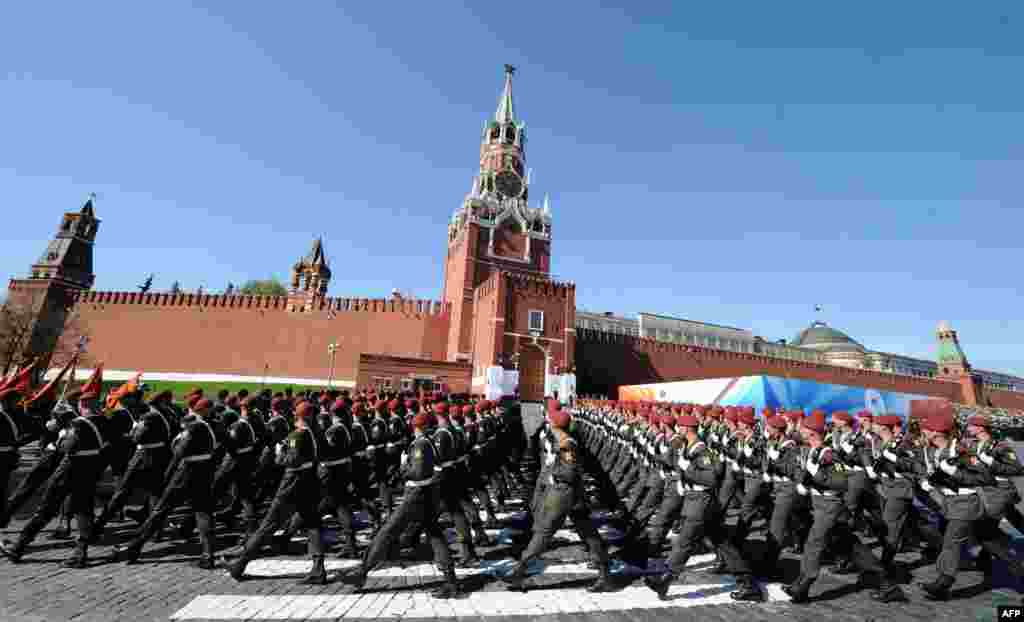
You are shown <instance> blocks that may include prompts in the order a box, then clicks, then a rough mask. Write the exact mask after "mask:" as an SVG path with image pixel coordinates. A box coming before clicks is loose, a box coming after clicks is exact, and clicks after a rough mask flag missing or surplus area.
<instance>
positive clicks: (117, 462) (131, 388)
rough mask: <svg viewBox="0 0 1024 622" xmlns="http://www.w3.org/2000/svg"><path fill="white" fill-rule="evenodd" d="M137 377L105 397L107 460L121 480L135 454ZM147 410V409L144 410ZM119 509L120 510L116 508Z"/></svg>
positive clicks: (137, 404) (137, 409)
mask: <svg viewBox="0 0 1024 622" xmlns="http://www.w3.org/2000/svg"><path fill="white" fill-rule="evenodd" d="M139 387H140V379H139V376H136V377H135V378H134V379H133V380H131V381H129V382H126V383H125V384H123V385H121V386H120V387H118V388H117V389H114V391H113V392H112V393H111V394H110V395H109V396H107V410H108V414H107V417H108V420H109V422H110V423H109V425H108V428H109V430H110V447H109V448H107V460H108V463H109V464H110V470H111V472H113V474H114V477H117V478H121V479H123V476H124V475H125V472H126V470H127V469H128V463H129V462H130V461H131V459H132V456H133V455H134V454H135V440H134V437H133V435H132V431H133V429H134V428H135V422H136V419H138V415H139V414H140V410H143V409H142V408H140V403H139V398H138V391H139ZM145 410H148V409H145ZM118 509H120V508H118Z"/></svg>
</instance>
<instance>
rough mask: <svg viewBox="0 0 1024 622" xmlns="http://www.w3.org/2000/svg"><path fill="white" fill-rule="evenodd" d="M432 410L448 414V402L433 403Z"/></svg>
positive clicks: (440, 413)
mask: <svg viewBox="0 0 1024 622" xmlns="http://www.w3.org/2000/svg"><path fill="white" fill-rule="evenodd" d="M434 412H435V413H437V414H439V415H447V414H448V402H438V403H436V404H434Z"/></svg>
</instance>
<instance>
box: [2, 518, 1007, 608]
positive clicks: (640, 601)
mask: <svg viewBox="0 0 1024 622" xmlns="http://www.w3.org/2000/svg"><path fill="white" fill-rule="evenodd" d="M31 506H34V504H31ZM31 506H30V508H29V509H31ZM25 518H26V516H25V515H24V514H22V515H20V516H19V517H17V519H16V520H15V521H14V522H12V524H11V526H10V527H9V528H8V529H6V530H4V531H3V537H5V538H12V537H15V536H16V534H17V530H18V529H19V528H20V526H21V525H23V524H24V522H25ZM506 518H507V519H508V520H509V524H512V525H514V524H515V516H514V515H513V516H507V517H506ZM53 526H54V525H51V528H52V527H53ZM115 527H116V528H117V529H116V530H115V531H114V532H112V533H110V534H108V535H107V537H105V539H104V541H103V542H102V543H101V544H99V545H97V546H95V547H92V549H91V550H90V557H91V562H90V566H89V568H87V569H84V570H69V569H65V568H62V567H61V566H60V561H61V560H63V559H64V558H65V557H67V555H68V554H69V553H70V548H71V543H70V542H69V541H59V540H52V539H49V538H48V535H49V534H50V533H51V532H50V531H44V532H43V534H41V535H40V537H39V539H37V540H36V542H35V543H34V544H33V545H32V546H31V547H30V548H29V550H28V552H27V555H26V556H25V558H24V561H23V562H22V563H21V564H17V565H15V564H11V563H10V562H9V561H6V560H0V594H2V595H3V596H2V597H0V620H3V621H15V620H39V621H42V620H45V621H48V622H49V621H54V620H100V621H104V622H112V621H114V620H172V619H173V620H227V619H254V620H274V619H345V620H360V619H381V618H383V619H399V618H401V619H407V620H420V619H423V620H426V619H437V618H458V619H483V618H491V619H494V618H500V619H502V620H504V621H509V622H511V621H520V620H522V621H524V622H525V621H526V620H537V619H541V620H550V621H551V622H556V621H557V622H573V621H575V620H579V621H581V622H582V620H584V619H585V620H598V621H612V620H624V621H628V622H656V621H660V620H698V619H699V620H712V621H713V620H736V619H742V620H743V621H744V622H752V621H755V620H779V621H782V620H786V621H787V622H792V621H803V620H808V621H810V620H820V619H828V620H836V621H850V622H867V621H874V620H877V621H882V620H929V621H936V622H937V621H943V620H950V621H952V620H957V621H960V620H979V621H982V620H993V619H994V613H995V605H996V604H1007V603H1019V602H1020V595H1019V594H1018V593H1017V591H1016V586H1014V585H1013V584H1012V583H1011V582H1010V581H1009V580H1008V579H1007V578H1006V577H1004V576H1002V575H1001V574H997V577H996V584H995V589H992V590H990V589H984V588H975V587H974V586H976V585H977V584H978V583H979V582H980V580H981V574H980V573H978V572H973V571H964V572H962V573H961V574H960V577H959V578H958V581H957V584H956V586H955V596H956V598H955V599H954V600H953V601H951V602H947V603H931V602H928V601H925V600H924V599H923V597H922V596H921V593H920V592H919V590H917V589H916V588H915V587H914V586H913V585H908V586H906V587H905V589H906V592H907V595H908V597H909V602H906V603H897V604H890V605H884V606H883V605H879V604H877V603H874V602H873V601H872V600H871V599H870V597H869V595H868V593H867V591H865V590H859V589H858V588H857V586H856V581H855V579H854V578H852V577H849V576H839V575H834V574H831V573H828V572H826V573H825V574H824V575H823V576H822V578H821V580H820V581H819V582H818V583H817V584H816V585H815V587H814V589H813V590H812V596H813V598H814V602H812V603H811V604H809V605H792V604H790V603H789V602H788V598H787V597H786V596H785V594H784V593H783V592H782V591H781V585H782V583H783V582H785V581H789V580H792V579H793V578H794V577H795V575H796V574H797V572H798V569H797V560H796V559H795V558H793V557H787V558H786V559H785V560H784V561H783V563H782V564H781V568H780V576H779V577H778V582H776V583H768V584H764V585H763V587H764V589H765V592H766V594H767V595H768V598H769V600H768V602H765V603H759V604H735V603H732V602H731V601H730V600H729V596H728V594H729V592H730V591H731V590H732V589H733V588H732V585H733V583H732V578H731V577H728V576H722V575H714V574H711V573H710V572H709V567H710V558H709V556H701V557H697V558H695V559H694V560H692V561H691V566H692V567H691V569H690V572H688V573H687V575H686V576H685V577H683V578H682V579H681V581H680V582H679V584H678V585H676V586H674V588H673V590H672V592H671V596H672V597H673V598H672V600H670V601H669V602H667V603H662V602H660V601H658V600H657V599H656V598H655V597H654V595H653V593H652V592H650V591H649V590H647V589H646V588H645V587H644V586H643V583H642V581H641V578H640V576H639V569H635V568H629V567H622V566H618V567H616V568H615V571H614V575H615V577H616V578H617V581H618V583H619V584H620V585H621V586H622V589H621V590H620V591H618V592H615V593H612V594H601V595H592V594H588V593H587V592H586V591H585V587H586V586H587V585H588V584H589V583H590V582H591V581H592V580H593V579H594V578H595V576H596V572H595V571H593V570H589V569H587V568H586V565H585V563H584V562H585V560H584V554H583V551H582V549H581V548H580V547H579V546H578V545H576V541H578V539H577V538H575V536H574V534H572V532H571V531H563V532H560V533H559V538H560V539H559V544H560V545H559V546H558V547H557V548H556V549H554V550H553V551H550V552H549V553H548V555H546V556H545V564H544V568H543V570H544V572H543V574H540V575H536V576H534V577H533V578H532V579H531V582H532V585H533V589H531V590H530V591H528V592H527V593H526V594H525V595H522V594H516V593H509V592H507V591H506V590H505V589H504V587H503V585H502V584H501V583H500V582H499V581H497V580H496V579H495V578H494V575H495V574H500V573H502V572H503V570H504V569H505V568H507V565H508V564H509V555H508V549H507V546H506V545H505V544H503V542H507V536H508V535H509V533H510V532H509V531H508V530H505V531H504V532H492V535H494V536H496V537H497V538H498V539H499V542H498V544H497V546H495V547H491V548H485V549H482V550H481V554H482V555H483V554H486V556H485V557H486V560H485V562H484V564H482V566H481V568H480V569H471V570H460V577H461V578H462V580H463V585H464V588H465V590H466V592H467V595H466V597H465V598H462V599H459V600H454V601H441V600H434V599H431V598H430V596H429V595H428V593H427V592H428V591H429V589H430V587H432V586H433V585H436V584H437V582H438V580H439V576H438V573H437V571H436V570H435V569H434V567H433V566H432V565H431V564H429V563H425V562H408V563H406V564H404V565H401V564H396V565H392V566H387V567H384V568H381V569H378V570H377V571H375V572H374V573H372V574H371V575H370V581H369V583H368V584H367V589H366V590H365V591H364V592H363V593H359V594H356V593H354V592H353V589H352V587H351V586H349V585H347V584H346V582H345V574H346V570H347V569H348V568H350V567H351V566H352V565H353V564H354V562H351V561H347V560H338V559H329V561H328V570H329V571H330V573H331V582H330V583H329V584H328V585H326V586H323V587H306V586H299V585H297V581H298V579H300V578H301V577H302V576H303V575H304V574H305V572H306V570H307V569H308V567H309V562H308V558H307V557H306V556H305V555H304V548H305V547H304V544H303V543H301V542H299V541H296V542H294V543H293V550H292V551H290V553H292V554H291V555H288V556H275V557H268V558H264V559H261V560H258V561H256V562H254V563H252V564H251V565H250V567H249V569H248V574H249V575H250V576H252V579H251V580H249V581H246V582H244V583H241V584H239V583H235V582H234V581H232V580H231V579H230V578H229V577H228V576H227V575H226V573H225V571H224V570H222V569H218V570H214V571H204V570H200V569H198V568H195V567H193V566H192V563H193V562H194V561H195V560H196V559H197V557H196V556H197V554H198V544H197V543H194V542H193V543H181V542H180V541H166V542H158V543H153V544H152V545H151V546H150V547H148V548H147V549H146V551H145V553H144V555H143V558H142V563H140V564H137V565H131V566H128V565H124V564H110V563H106V562H105V560H104V558H105V557H106V556H107V555H108V554H109V553H110V551H111V548H112V545H113V544H115V543H117V542H120V541H123V540H124V539H125V538H126V536H127V534H129V533H130V532H131V529H132V527H134V523H131V522H128V523H120V524H116V525H115ZM366 535H367V534H366V533H365V532H364V533H362V534H361V538H362V539H363V541H364V542H365V538H366ZM604 535H605V537H607V538H608V539H609V540H610V541H612V542H614V540H615V537H616V533H615V532H614V530H608V529H605V531H604ZM328 537H329V538H330V537H331V534H328ZM235 539H236V538H235V537H234V536H229V535H228V534H224V535H223V537H222V539H221V542H220V543H219V546H220V547H224V548H226V549H227V552H228V553H230V552H231V548H230V547H231V546H232V545H233V544H234V541H235ZM423 552H424V555H425V556H422V557H421V559H429V549H427V550H426V551H423ZM900 559H901V561H903V562H905V563H906V564H908V565H909V566H911V567H912V566H914V565H915V564H916V562H917V554H916V553H908V554H906V555H904V556H902V557H901V558H900ZM537 570H540V568H538V569H537ZM910 574H911V575H912V576H911V577H908V582H914V581H927V580H929V579H931V578H932V577H933V576H934V568H933V567H932V566H924V567H921V568H917V569H913V570H911V571H910Z"/></svg>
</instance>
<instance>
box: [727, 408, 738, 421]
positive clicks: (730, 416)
mask: <svg viewBox="0 0 1024 622" xmlns="http://www.w3.org/2000/svg"><path fill="white" fill-rule="evenodd" d="M738 417H739V413H737V412H736V411H735V410H732V409H729V410H727V411H725V420H726V421H732V422H733V423H736V419H737V418H738Z"/></svg>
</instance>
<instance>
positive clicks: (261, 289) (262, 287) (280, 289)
mask: <svg viewBox="0 0 1024 622" xmlns="http://www.w3.org/2000/svg"><path fill="white" fill-rule="evenodd" d="M239 293H241V294H242V295H243V296H287V295H288V290H287V289H285V287H284V285H282V284H281V281H278V280H277V279H275V278H270V279H266V280H263V281H260V280H252V281H246V283H245V285H243V286H242V289H241V291H240V292H239Z"/></svg>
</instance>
